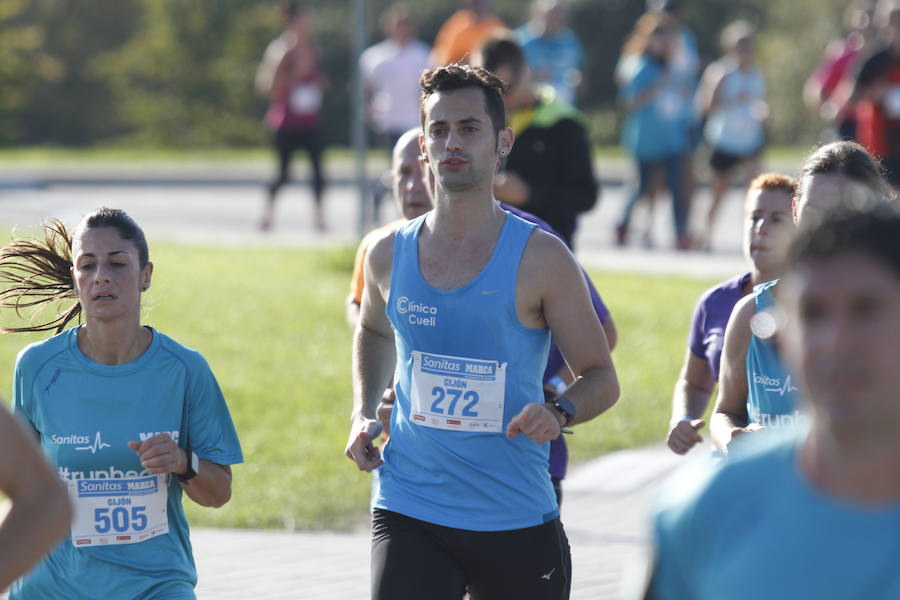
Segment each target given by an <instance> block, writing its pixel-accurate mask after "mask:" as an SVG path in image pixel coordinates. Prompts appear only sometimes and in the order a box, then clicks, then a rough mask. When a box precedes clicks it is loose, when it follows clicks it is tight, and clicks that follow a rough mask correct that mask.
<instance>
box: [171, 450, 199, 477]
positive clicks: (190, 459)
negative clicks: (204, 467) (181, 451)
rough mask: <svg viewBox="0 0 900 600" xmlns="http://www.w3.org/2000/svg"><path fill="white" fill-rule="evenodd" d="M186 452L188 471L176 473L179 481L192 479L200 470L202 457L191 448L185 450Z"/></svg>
mask: <svg viewBox="0 0 900 600" xmlns="http://www.w3.org/2000/svg"><path fill="white" fill-rule="evenodd" d="M185 453H186V454H187V471H186V472H184V473H175V477H177V478H178V480H179V481H190V480H191V479H193V478H194V477H196V476H197V473H198V472H199V471H200V457H199V456H197V455H196V454H194V453H193V452H191V451H190V450H185Z"/></svg>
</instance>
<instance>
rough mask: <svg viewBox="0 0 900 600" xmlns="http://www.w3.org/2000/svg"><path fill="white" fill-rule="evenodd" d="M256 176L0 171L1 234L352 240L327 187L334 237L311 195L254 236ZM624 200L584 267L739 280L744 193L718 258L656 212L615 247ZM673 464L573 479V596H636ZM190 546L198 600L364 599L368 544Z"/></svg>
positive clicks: (212, 541)
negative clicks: (316, 222) (52, 220)
mask: <svg viewBox="0 0 900 600" xmlns="http://www.w3.org/2000/svg"><path fill="white" fill-rule="evenodd" d="M254 173H256V172H254ZM229 175H230V176H231V177H229ZM257 175H258V173H256V174H255V175H254V174H253V173H251V174H250V175H248V176H247V177H244V178H240V177H234V174H233V173H232V174H227V173H222V174H221V177H213V178H212V180H211V179H210V178H203V177H194V178H192V176H191V172H190V170H187V171H186V175H185V178H184V181H181V182H178V181H174V182H173V181H168V182H166V183H161V182H159V181H158V180H156V179H155V178H153V177H147V178H145V180H142V181H139V182H135V181H134V180H135V179H137V178H136V177H118V178H116V177H112V178H109V179H108V180H105V181H101V180H100V179H102V178H98V179H94V180H91V178H85V177H81V178H79V177H73V178H72V179H71V180H69V181H67V182H65V183H63V184H56V185H49V186H44V187H36V186H32V185H29V182H30V181H36V180H37V179H29V178H28V177H26V178H25V179H22V180H16V179H13V178H11V176H10V173H9V172H8V171H7V172H0V222H2V223H6V224H14V225H17V226H19V227H24V228H28V227H30V226H33V225H34V224H36V223H38V222H40V220H41V219H43V218H45V217H50V216H53V217H57V218H61V219H63V220H65V221H67V222H75V221H77V220H78V219H79V218H80V216H81V215H83V214H84V213H86V212H88V211H90V210H91V209H93V208H95V207H97V206H101V205H107V206H117V207H121V208H123V209H125V210H126V211H128V212H129V213H130V214H131V215H132V216H134V217H135V218H136V219H137V221H138V222H139V223H141V225H142V226H143V227H144V229H145V231H146V232H147V234H148V236H149V237H150V238H151V243H152V239H172V240H179V241H184V242H189V243H198V244H210V243H212V244H226V245H233V244H252V245H285V244H286V245H331V244H335V243H354V242H355V241H356V239H357V234H356V224H357V218H358V216H357V210H356V209H357V203H356V195H355V192H354V190H353V188H352V187H350V186H349V185H346V184H335V185H332V186H331V187H330V188H329V191H328V194H327V199H326V201H327V211H328V220H329V222H330V224H331V229H330V230H329V231H328V232H327V233H324V234H320V233H315V232H313V231H312V228H311V219H310V211H309V201H310V198H309V192H308V190H307V188H306V187H304V186H301V185H295V186H290V187H289V188H287V189H286V190H285V192H284V195H283V199H282V202H281V204H280V207H279V215H278V221H277V226H276V228H275V230H274V231H272V232H270V233H262V232H260V231H258V230H257V228H256V220H257V216H258V212H259V209H260V205H261V202H262V190H261V186H260V185H258V182H257V181H256V179H254V177H256V176H257ZM4 177H5V179H4ZM129 179H131V180H132V181H131V182H129V181H128V180H129ZM707 201H708V194H707V193H706V192H703V191H701V192H700V194H698V197H697V200H696V202H697V206H698V207H699V209H701V210H702V207H703V206H704V205H705V203H706V202H707ZM623 202H624V194H623V188H622V187H621V186H607V187H606V188H605V190H604V196H603V198H602V201H601V202H600V204H599V205H598V207H597V208H596V209H595V210H594V211H592V212H591V213H589V214H588V215H586V216H585V217H584V218H583V219H582V221H581V227H580V234H579V236H578V238H577V245H578V251H577V254H578V256H579V257H580V258H581V259H582V261H583V262H584V263H586V264H588V265H591V266H597V267H600V268H607V269H620V270H629V271H642V272H654V273H671V274H684V275H690V276H699V277H725V276H729V275H732V274H734V273H736V272H738V271H740V270H741V269H742V267H743V259H742V257H741V254H740V235H741V229H740V220H741V196H740V194H736V193H734V194H732V195H731V197H729V198H728V199H727V202H726V204H725V206H724V208H723V210H722V214H721V220H720V223H721V227H720V229H719V231H718V232H717V235H716V237H715V238H714V241H713V246H714V248H715V252H713V253H700V252H689V253H676V252H673V251H671V250H669V247H670V246H671V237H672V235H671V221H670V216H669V211H668V210H666V208H667V207H666V206H665V205H664V204H660V206H659V207H658V210H657V213H656V218H655V222H654V223H653V224H652V226H650V227H649V228H650V230H651V231H652V235H653V237H654V239H655V240H656V243H657V245H658V246H657V248H656V249H651V250H647V249H643V248H626V249H618V248H614V247H613V246H612V230H613V226H614V224H615V221H616V218H617V216H618V213H619V211H620V210H621V206H622V203H623ZM698 212H699V210H698ZM383 213H384V214H383V215H382V217H383V219H382V220H387V219H389V218H393V216H394V212H393V208H392V207H387V210H384V211H383ZM645 222H647V219H646V215H645V214H644V211H639V212H638V214H637V217H636V223H637V224H639V225H640V224H641V223H645ZM639 228H640V227H639ZM679 460H680V459H679V458H677V457H675V456H674V455H672V454H671V453H669V452H668V451H667V450H666V449H665V448H663V447H661V446H659V447H652V448H644V449H638V450H630V451H624V452H619V453H614V454H610V455H607V456H604V457H600V458H598V459H596V460H594V461H592V462H590V463H587V464H585V465H581V466H579V467H578V468H576V469H574V470H573V472H572V473H571V475H570V477H569V479H568V480H567V484H566V499H565V503H564V506H563V512H562V517H563V521H564V523H565V524H566V528H567V531H568V534H569V537H570V542H571V545H572V552H573V561H574V569H573V570H574V581H573V598H575V599H585V600H587V599H589V598H590V599H619V598H631V597H637V594H638V592H637V590H639V589H640V586H641V584H642V581H643V577H644V574H645V570H646V557H647V534H646V527H645V517H644V515H645V508H646V505H647V503H648V502H649V501H650V497H651V494H652V489H653V485H654V483H655V482H657V481H658V480H659V479H660V477H661V476H662V475H663V474H665V473H667V472H669V471H670V470H671V469H672V468H673V466H674V465H675V464H677V462H678V461H679ZM192 538H193V542H194V549H195V554H196V558H197V563H198V568H199V572H200V585H199V587H198V590H197V593H198V597H199V598H201V599H202V600H230V599H238V598H240V599H244V598H256V599H264V598H272V599H276V598H277V599H292V598H323V599H332V600H341V599H344V598H346V599H354V600H355V599H359V598H364V597H367V595H368V568H369V567H368V561H369V558H368V551H369V542H368V535H367V534H366V533H365V532H357V533H351V534H339V533H327V532H325V533H287V532H277V531H246V530H222V529H197V530H194V532H193V536H192ZM3 597H4V596H3V594H2V593H0V598H3Z"/></svg>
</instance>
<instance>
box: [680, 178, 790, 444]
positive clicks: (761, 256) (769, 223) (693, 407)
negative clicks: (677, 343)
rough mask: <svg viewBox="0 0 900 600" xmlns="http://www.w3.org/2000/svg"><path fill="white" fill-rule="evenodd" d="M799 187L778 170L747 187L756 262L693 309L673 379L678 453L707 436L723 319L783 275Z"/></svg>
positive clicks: (749, 244) (750, 247) (747, 236)
mask: <svg viewBox="0 0 900 600" xmlns="http://www.w3.org/2000/svg"><path fill="white" fill-rule="evenodd" d="M796 190H797V184H796V183H795V182H794V180H793V179H791V178H790V177H787V176H785V175H778V174H775V173H765V174H763V175H760V176H759V177H757V178H756V179H754V180H753V182H752V183H751V184H750V189H749V190H747V198H746V200H745V201H744V255H745V256H746V257H747V259H748V260H749V261H750V262H751V263H752V265H753V268H752V270H751V271H750V272H748V273H744V274H743V275H739V276H737V277H733V278H731V279H729V280H727V281H723V282H722V283H720V284H719V285H717V286H715V287H713V288H711V289H709V290H707V291H706V292H704V294H703V295H702V296H701V297H700V300H699V301H698V302H697V307H696V308H695V309H694V316H693V318H692V320H691V333H690V338H689V341H688V352H687V354H685V357H684V365H683V366H682V367H681V376H680V377H679V379H678V382H677V383H676V384H675V393H674V395H673V398H672V420H671V421H670V422H669V435H668V437H667V439H666V443H668V445H669V448H671V449H672V451H673V452H675V453H676V454H684V453H686V452H687V451H688V450H690V449H691V448H693V447H694V445H695V444H698V443H700V442H701V441H703V440H702V439H701V437H700V434H699V433H698V432H699V431H700V429H701V428H702V427H703V426H704V424H705V422H704V421H703V414H704V413H705V412H706V408H707V406H708V405H709V399H710V397H711V396H712V392H713V389H714V388H715V386H716V382H717V381H718V379H719V364H720V362H721V359H722V342H723V339H724V336H725V325H726V324H727V323H728V318H729V317H730V316H731V311H732V310H733V309H734V305H735V304H736V303H737V301H738V300H740V299H741V298H742V297H744V296H746V295H747V294H749V293H750V292H751V291H752V290H753V288H754V287H755V286H757V285H759V284H761V283H765V282H766V281H772V280H773V279H777V278H778V277H780V276H781V268H782V263H783V261H784V258H785V255H786V253H787V249H788V245H789V244H790V241H791V237H792V236H793V233H794V222H793V221H792V220H791V202H792V201H793V198H794V193H795V192H796Z"/></svg>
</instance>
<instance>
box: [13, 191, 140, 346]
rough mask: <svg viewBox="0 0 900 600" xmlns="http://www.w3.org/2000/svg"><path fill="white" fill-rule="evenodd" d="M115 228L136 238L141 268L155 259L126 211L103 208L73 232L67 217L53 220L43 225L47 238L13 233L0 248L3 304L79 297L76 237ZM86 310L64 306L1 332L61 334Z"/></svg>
mask: <svg viewBox="0 0 900 600" xmlns="http://www.w3.org/2000/svg"><path fill="white" fill-rule="evenodd" d="M101 227H112V228H113V229H115V230H116V232H117V233H118V234H119V237H121V238H122V239H123V240H128V241H130V242H132V243H133V244H134V245H135V247H136V248H137V251H138V260H139V264H140V268H142V269H143V268H144V267H145V266H147V263H149V262H150V251H149V249H148V247H147V240H146V239H145V237H144V232H143V231H142V230H141V228H140V227H139V226H138V224H137V223H136V222H135V221H134V219H132V218H131V217H129V216H128V215H127V214H126V213H125V211H123V210H120V209H117V208H98V209H97V210H95V211H93V212H92V213H90V214H88V215H87V216H85V217H84V219H82V220H81V222H80V223H79V224H78V226H77V227H76V228H75V230H74V231H72V232H71V233H70V232H69V230H68V229H67V228H66V226H65V224H64V223H63V222H62V221H59V220H57V219H50V220H49V221H47V222H45V223H44V224H43V239H42V240H41V239H24V238H18V239H16V238H14V239H13V240H12V242H10V244H9V245H7V246H4V247H3V248H0V309H2V308H11V309H13V310H15V311H16V315H18V316H20V317H24V315H22V311H23V309H30V308H36V307H39V306H41V305H43V304H47V303H53V302H58V301H61V300H68V299H70V298H76V297H77V294H76V293H75V282H74V280H73V279H72V266H73V262H72V242H73V240H74V239H75V238H77V237H78V236H79V235H81V234H82V233H83V232H84V231H86V230H88V229H98V228H101ZM80 314H81V304H80V303H79V302H78V301H77V300H76V301H75V304H74V305H72V306H70V307H68V308H66V309H63V310H60V311H59V312H58V313H57V315H56V316H55V317H54V318H52V319H50V320H48V321H46V322H43V323H30V324H29V325H27V326H23V327H2V328H0V332H2V333H18V332H26V331H50V330H56V333H60V332H61V331H62V330H63V329H65V328H66V325H68V323H69V322H70V321H71V320H72V319H74V318H75V317H77V316H79V315H80Z"/></svg>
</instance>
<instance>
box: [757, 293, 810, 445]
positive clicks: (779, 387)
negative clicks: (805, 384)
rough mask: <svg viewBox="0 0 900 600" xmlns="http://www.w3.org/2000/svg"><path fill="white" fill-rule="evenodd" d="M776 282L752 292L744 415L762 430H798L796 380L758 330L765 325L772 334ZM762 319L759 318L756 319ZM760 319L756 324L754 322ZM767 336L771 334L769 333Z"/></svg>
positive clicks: (774, 348)
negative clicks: (770, 328)
mask: <svg viewBox="0 0 900 600" xmlns="http://www.w3.org/2000/svg"><path fill="white" fill-rule="evenodd" d="M777 283H778V280H777V279H776V280H775V281H769V282H766V283H761V284H759V285H757V286H755V287H754V288H753V293H754V298H755V300H754V302H755V313H756V314H755V315H754V319H755V323H754V326H753V328H754V330H755V331H754V333H753V335H752V336H751V338H750V345H749V346H748V348H747V391H748V395H747V415H748V416H749V418H750V422H751V423H758V424H760V425H763V426H765V427H774V428H778V427H797V426H800V425H801V423H800V420H801V417H800V414H799V412H798V411H797V407H798V404H797V403H798V399H799V389H798V388H797V387H796V385H795V383H796V380H795V379H794V378H793V377H792V376H791V374H790V372H789V371H788V369H787V367H786V366H785V364H784V362H783V361H782V360H781V356H779V354H778V348H777V347H776V346H775V341H774V339H773V337H772V336H769V337H760V336H758V335H757V333H760V327H761V328H762V329H768V327H766V323H770V324H772V325H773V326H772V332H774V323H775V322H776V319H775V317H774V315H772V317H771V318H769V317H767V316H765V313H769V314H770V315H771V311H772V310H773V309H774V307H775V297H774V296H773V295H772V290H773V289H774V288H775V285H776V284H777ZM760 315H762V317H760ZM756 319H760V320H756ZM770 333H771V332H770Z"/></svg>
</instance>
